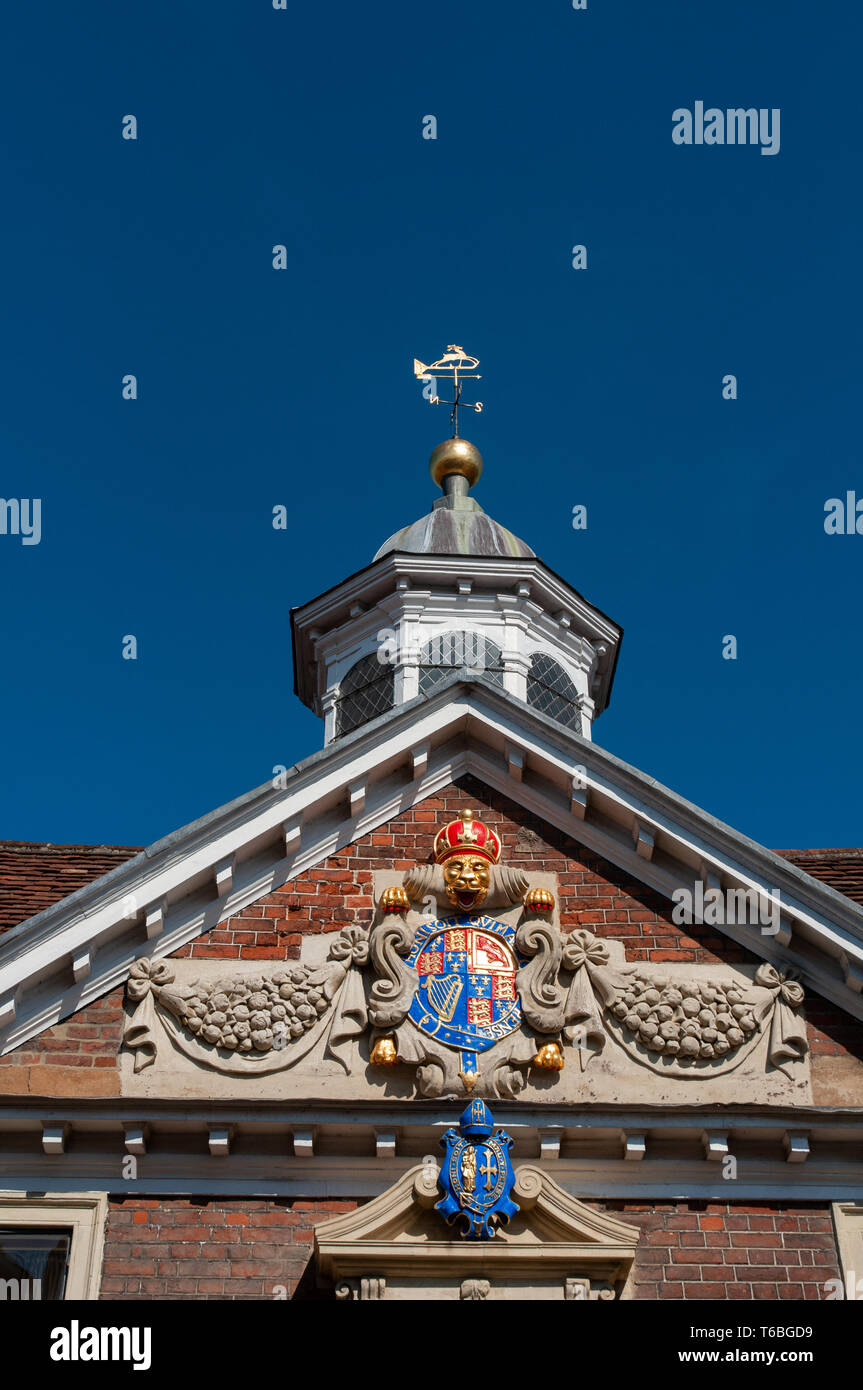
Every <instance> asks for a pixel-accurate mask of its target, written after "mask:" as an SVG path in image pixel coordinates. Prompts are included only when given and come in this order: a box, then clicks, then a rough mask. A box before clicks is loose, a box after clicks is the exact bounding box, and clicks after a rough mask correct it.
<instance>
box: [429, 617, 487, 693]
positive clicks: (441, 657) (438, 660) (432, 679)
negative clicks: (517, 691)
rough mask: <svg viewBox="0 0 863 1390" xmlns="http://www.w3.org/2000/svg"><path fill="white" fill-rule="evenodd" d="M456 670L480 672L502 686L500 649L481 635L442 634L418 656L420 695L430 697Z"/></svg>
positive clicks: (433, 639) (467, 633)
mask: <svg viewBox="0 0 863 1390" xmlns="http://www.w3.org/2000/svg"><path fill="white" fill-rule="evenodd" d="M456 670H468V671H481V672H482V673H483V675H484V676H487V677H488V679H489V680H490V681H492V683H493V684H494V685H499V686H503V656H502V655H501V650H500V647H498V646H497V644H496V643H494V642H492V641H491V639H490V638H488V637H485V636H484V635H483V634H482V633H481V632H444V633H441V634H440V636H439V637H432V638H431V639H430V640H429V641H428V642H426V644H425V646H424V647H423V649H422V651H421V652H420V671H419V686H420V694H421V695H431V694H432V693H433V692H434V691H435V690H437V688H438V686H439V685H441V684H442V683H443V682H444V681H445V680H446V678H447V676H449V675H451V673H452V672H453V671H456Z"/></svg>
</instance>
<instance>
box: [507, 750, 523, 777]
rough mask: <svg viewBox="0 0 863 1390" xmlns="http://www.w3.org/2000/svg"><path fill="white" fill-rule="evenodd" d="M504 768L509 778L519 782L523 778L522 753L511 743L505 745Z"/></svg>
mask: <svg viewBox="0 0 863 1390" xmlns="http://www.w3.org/2000/svg"><path fill="white" fill-rule="evenodd" d="M506 766H507V771H508V772H509V775H510V777H514V778H515V780H516V782H520V781H521V780H522V778H523V776H524V753H523V751H522V750H521V749H520V748H516V747H515V746H514V744H512V743H508V744H507V745H506Z"/></svg>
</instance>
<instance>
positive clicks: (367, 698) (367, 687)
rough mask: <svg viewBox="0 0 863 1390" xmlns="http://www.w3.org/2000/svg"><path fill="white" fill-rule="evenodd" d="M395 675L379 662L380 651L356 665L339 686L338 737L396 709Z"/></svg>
mask: <svg viewBox="0 0 863 1390" xmlns="http://www.w3.org/2000/svg"><path fill="white" fill-rule="evenodd" d="M394 687H395V672H394V670H393V667H392V666H391V665H390V664H389V663H387V664H384V663H382V662H380V661H378V654H377V652H372V653H370V655H369V656H364V657H362V658H361V660H360V661H358V662H357V663H356V665H354V666H352V667H351V669H350V670H349V671H348V673H347V675H346V676H345V678H344V680H343V681H341V683H340V685H339V697H338V701H337V703H336V737H337V738H338V737H339V736H340V735H341V734H349V733H350V732H351V730H352V729H358V728H359V727H360V725H361V724H368V722H369V720H370V719H376V718H377V716H378V715H379V714H383V713H384V712H385V711H386V710H388V709H392V707H393V704H394V702H395V689H394Z"/></svg>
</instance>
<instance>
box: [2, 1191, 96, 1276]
mask: <svg viewBox="0 0 863 1390" xmlns="http://www.w3.org/2000/svg"><path fill="white" fill-rule="evenodd" d="M107 1219H108V1194H107V1193H106V1192H80V1193H79V1192H40V1193H39V1195H38V1196H32V1197H30V1196H28V1195H27V1194H26V1193H25V1192H9V1191H6V1192H0V1226H21V1227H26V1228H28V1229H31V1230H32V1229H34V1228H36V1229H38V1228H40V1227H44V1228H45V1229H47V1230H56V1229H58V1228H63V1229H66V1230H68V1231H69V1232H70V1236H71V1239H70V1242H69V1267H68V1269H67V1271H66V1287H65V1290H64V1292H63V1299H62V1301H63V1302H64V1303H69V1302H73V1301H76V1300H85V1301H95V1300H97V1299H98V1297H99V1290H100V1288H101V1285H102V1256H103V1253H104V1249H105V1225H106V1222H107Z"/></svg>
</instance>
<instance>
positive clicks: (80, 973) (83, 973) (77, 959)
mask: <svg viewBox="0 0 863 1390" xmlns="http://www.w3.org/2000/svg"><path fill="white" fill-rule="evenodd" d="M92 967H93V959H92V956H91V954H90V949H89V948H85V949H84V950H82V951H79V952H78V953H77V955H74V956H73V957H72V978H73V979H74V981H75V984H76V985H77V984H80V982H81V981H82V980H86V979H87V976H88V975H89V974H90V971H91V969H92Z"/></svg>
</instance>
